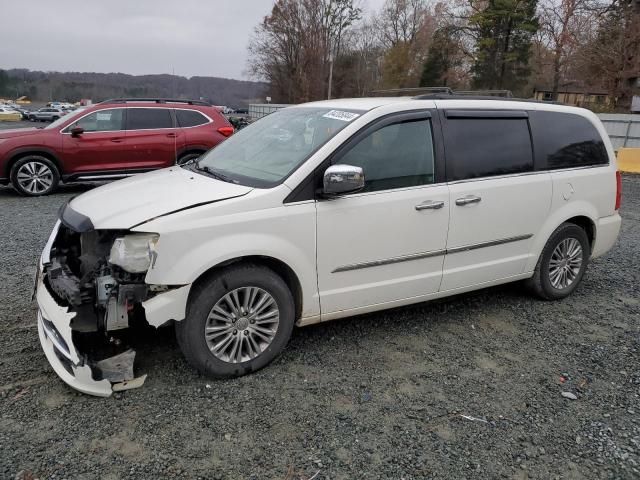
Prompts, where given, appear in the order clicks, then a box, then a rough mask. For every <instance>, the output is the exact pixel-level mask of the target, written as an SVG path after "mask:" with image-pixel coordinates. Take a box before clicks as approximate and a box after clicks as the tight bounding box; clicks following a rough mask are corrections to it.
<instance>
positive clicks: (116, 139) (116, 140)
mask: <svg viewBox="0 0 640 480" xmlns="http://www.w3.org/2000/svg"><path fill="white" fill-rule="evenodd" d="M111 141H112V142H113V143H120V142H122V139H121V138H112V139H111Z"/></svg>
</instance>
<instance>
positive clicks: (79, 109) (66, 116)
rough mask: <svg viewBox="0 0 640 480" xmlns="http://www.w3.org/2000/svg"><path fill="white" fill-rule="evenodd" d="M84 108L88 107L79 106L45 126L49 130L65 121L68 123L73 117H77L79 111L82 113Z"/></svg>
mask: <svg viewBox="0 0 640 480" xmlns="http://www.w3.org/2000/svg"><path fill="white" fill-rule="evenodd" d="M83 110H86V108H82V107H80V108H77V109H75V110H74V111H73V112H69V113H68V114H66V115H64V116H62V117H60V118H59V119H57V120H56V121H55V122H51V123H50V124H49V125H47V126H46V127H44V128H45V130H48V129H50V128H57V127H60V126H61V125H62V124H63V123H66V122H67V121H68V120H69V119H70V118H71V117H76V116H77V115H78V114H79V113H82V111H83Z"/></svg>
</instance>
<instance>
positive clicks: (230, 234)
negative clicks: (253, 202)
mask: <svg viewBox="0 0 640 480" xmlns="http://www.w3.org/2000/svg"><path fill="white" fill-rule="evenodd" d="M223 203H224V202H223ZM219 207H222V205H220V206H219ZM214 209H215V206H214V207H209V208H203V209H201V211H200V212H185V213H184V216H185V217H190V218H191V217H193V216H197V217H198V220H197V221H184V222H179V223H180V227H181V228H179V229H175V227H176V225H177V223H178V220H177V218H178V217H174V219H173V220H172V219H171V218H170V217H171V216H169V217H167V218H165V219H163V221H162V222H158V224H155V225H154V224H153V222H152V224H148V225H144V226H142V227H140V228H141V229H145V230H149V231H155V232H158V233H159V234H160V239H159V241H158V244H157V259H156V262H155V264H154V265H153V266H152V267H151V268H150V269H149V271H148V272H147V276H146V282H147V283H149V284H160V285H188V284H192V283H193V282H195V281H196V280H197V279H198V278H199V277H200V276H202V275H203V274H204V273H205V272H207V271H209V270H210V269H212V268H214V267H216V266H219V265H221V264H223V263H225V262H228V261H231V260H235V259H238V258H242V257H249V256H262V257H269V258H272V259H275V260H278V261H280V262H282V263H284V264H285V265H287V266H288V267H289V268H290V269H291V270H292V271H293V272H294V273H295V275H296V276H297V278H298V280H299V282H300V286H301V288H302V300H303V302H302V303H303V307H302V308H303V310H302V316H303V317H307V316H313V315H319V313H320V305H319V300H318V284H317V276H316V265H315V259H316V232H315V206H314V205H313V204H306V205H297V206H294V207H278V208H272V209H264V210H259V211H251V212H247V213H239V214H236V215H233V214H232V215H221V216H215V215H211V216H208V215H206V213H205V212H207V211H212V210H214ZM180 217H182V215H181V216H180ZM169 225H172V226H173V227H174V228H173V229H171V230H169V229H168V228H163V226H167V227H168V226H169Z"/></svg>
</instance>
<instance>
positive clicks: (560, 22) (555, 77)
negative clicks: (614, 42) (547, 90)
mask: <svg viewBox="0 0 640 480" xmlns="http://www.w3.org/2000/svg"><path fill="white" fill-rule="evenodd" d="M597 7H598V5H597V4H596V2H594V0H542V1H541V2H540V3H539V22H540V32H539V36H538V40H539V42H540V45H541V46H542V47H543V48H544V49H546V50H547V52H546V53H547V55H546V56H547V58H548V60H550V62H551V65H550V67H551V68H550V70H551V75H552V77H551V87H552V97H553V99H554V100H557V99H558V90H559V87H560V83H561V81H562V80H563V74H565V75H566V72H567V70H568V69H569V67H570V66H571V64H572V62H575V60H576V50H577V48H578V47H579V46H580V44H581V41H583V40H585V38H588V36H589V34H590V32H592V31H593V29H594V23H595V22H594V21H593V19H594V16H593V11H594V9H596V8H597ZM565 80H566V78H565Z"/></svg>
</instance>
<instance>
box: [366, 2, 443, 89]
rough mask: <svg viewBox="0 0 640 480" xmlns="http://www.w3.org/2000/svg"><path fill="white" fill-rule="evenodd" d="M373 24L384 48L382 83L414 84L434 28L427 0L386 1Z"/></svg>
mask: <svg viewBox="0 0 640 480" xmlns="http://www.w3.org/2000/svg"><path fill="white" fill-rule="evenodd" d="M376 23H377V24H378V27H379V31H380V40H381V43H382V45H383V46H384V47H385V50H386V51H385V56H384V61H383V85H384V86H385V87H387V88H390V87H391V88H393V87H414V86H417V85H418V82H419V80H420V74H421V72H422V64H423V63H424V61H425V58H426V55H427V50H428V46H429V43H430V40H431V37H432V36H433V32H434V31H435V29H436V21H435V19H434V16H433V14H432V11H431V8H430V5H429V4H428V3H427V1H426V0H387V1H386V2H385V4H384V6H383V7H382V11H381V12H380V14H379V15H378V17H377V18H376Z"/></svg>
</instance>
